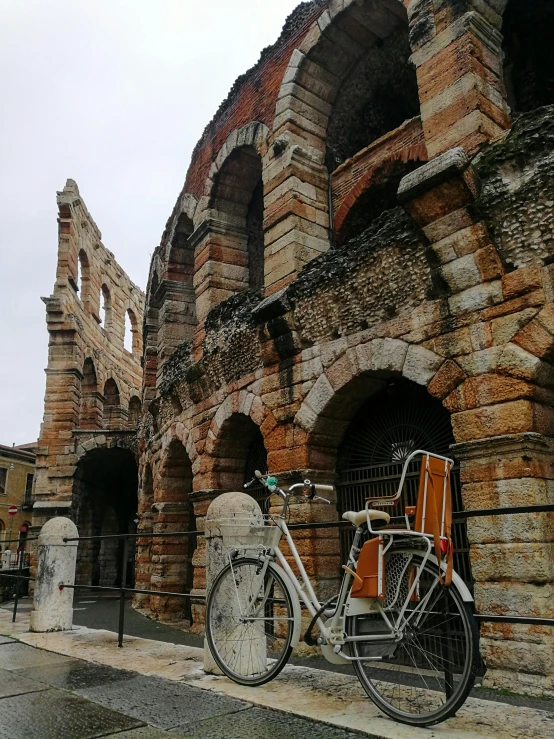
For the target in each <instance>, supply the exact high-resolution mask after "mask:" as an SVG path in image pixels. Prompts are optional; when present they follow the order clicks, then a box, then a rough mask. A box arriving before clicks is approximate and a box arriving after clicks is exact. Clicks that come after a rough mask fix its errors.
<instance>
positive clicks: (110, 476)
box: [72, 448, 138, 586]
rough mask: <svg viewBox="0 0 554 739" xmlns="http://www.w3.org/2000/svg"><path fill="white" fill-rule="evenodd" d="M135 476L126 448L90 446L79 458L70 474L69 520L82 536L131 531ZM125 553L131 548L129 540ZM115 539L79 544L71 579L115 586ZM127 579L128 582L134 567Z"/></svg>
mask: <svg viewBox="0 0 554 739" xmlns="http://www.w3.org/2000/svg"><path fill="white" fill-rule="evenodd" d="M137 487H138V474H137V465H136V461H135V458H134V456H133V454H132V452H130V451H129V450H128V449H120V448H112V449H94V450H92V451H90V452H87V454H86V455H85V456H84V457H83V458H82V459H81V460H80V461H79V463H78V465H77V468H76V471H75V475H74V478H73V499H72V513H73V519H74V521H75V524H76V525H77V528H78V529H79V534H80V536H82V537H86V536H100V535H102V534H104V535H105V534H127V533H129V534H133V533H135V530H136V529H135V526H136V524H135V519H136V513H137ZM129 551H130V553H131V554H130V557H131V556H132V553H133V551H134V547H133V544H132V542H130V547H129ZM122 552H123V541H122V540H121V539H119V540H118V539H107V540H102V539H92V540H88V541H85V540H84V541H82V542H81V544H80V545H79V559H78V561H77V582H81V583H84V584H87V585H102V584H104V585H109V586H117V585H119V584H120V575H121V573H120V570H121V565H120V562H121V556H122ZM130 570H131V571H129V569H128V571H127V574H128V576H129V577H128V579H127V583H128V584H131V585H132V583H134V568H133V567H131V568H130Z"/></svg>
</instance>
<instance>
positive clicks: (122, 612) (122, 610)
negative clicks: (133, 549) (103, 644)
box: [117, 537, 129, 647]
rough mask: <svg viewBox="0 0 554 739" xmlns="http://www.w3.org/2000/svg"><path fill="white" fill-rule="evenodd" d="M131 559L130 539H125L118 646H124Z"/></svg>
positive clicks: (122, 557) (122, 558) (122, 560)
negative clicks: (128, 561)
mask: <svg viewBox="0 0 554 739" xmlns="http://www.w3.org/2000/svg"><path fill="white" fill-rule="evenodd" d="M128 558H129V539H128V538H127V537H125V538H124V539H123V552H122V555H121V581H120V582H121V585H120V588H119V628H118V636H117V646H118V647H122V646H123V629H124V627H125V587H126V585H127V560H128Z"/></svg>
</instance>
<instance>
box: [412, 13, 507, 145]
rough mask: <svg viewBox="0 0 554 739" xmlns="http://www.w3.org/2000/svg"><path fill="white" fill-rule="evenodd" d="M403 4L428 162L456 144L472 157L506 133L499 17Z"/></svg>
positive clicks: (491, 14) (489, 14)
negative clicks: (408, 21) (481, 146)
mask: <svg viewBox="0 0 554 739" xmlns="http://www.w3.org/2000/svg"><path fill="white" fill-rule="evenodd" d="M405 4H406V6H407V10H408V17H409V19H410V44H411V47H412V51H413V54H412V57H411V60H412V62H413V64H414V65H415V67H416V71H417V81H418V88H419V99H420V102H421V121H422V124H423V130H424V133H425V142H426V144H427V150H428V152H429V157H430V158H431V157H435V156H437V155H439V154H442V153H444V152H445V151H447V150H448V149H450V148H451V147H452V146H453V145H454V144H456V143H459V144H461V145H463V147H464V148H465V149H466V151H468V152H469V153H470V154H473V153H475V152H476V151H477V149H478V148H479V146H480V144H482V143H483V142H486V141H490V140H491V139H493V138H496V137H497V136H499V135H501V134H502V133H503V131H505V130H506V129H508V128H509V127H510V119H509V115H508V106H507V104H506V91H505V88H504V80H503V69H502V60H503V54H502V36H501V34H500V32H499V28H500V24H501V17H500V15H499V14H498V13H497V12H495V11H493V10H491V9H490V8H488V7H487V8H486V9H485V8H484V3H483V2H479V3H478V2H472V1H471V0H470V2H469V3H468V2H463V3H462V2H456V3H453V2H452V3H451V2H448V3H441V4H440V5H441V6H442V7H441V8H440V9H439V8H437V9H436V10H432V9H431V7H430V6H431V3H427V2H422V0H405ZM434 4H435V5H437V3H434ZM468 5H469V8H470V10H469V12H464V11H467V10H468ZM472 5H475V9H471V6H472Z"/></svg>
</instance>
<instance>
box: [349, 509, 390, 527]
mask: <svg viewBox="0 0 554 739" xmlns="http://www.w3.org/2000/svg"><path fill="white" fill-rule="evenodd" d="M366 513H367V511H366V510H365V508H364V510H363V511H359V512H358V513H356V512H355V511H346V512H345V513H343V514H342V517H343V519H344V520H345V521H350V523H352V524H354V526H361V525H362V524H363V523H365V522H366V521H367V516H366ZM369 520H370V521H384V522H385V523H389V521H390V516H389V514H388V513H385V511H376V510H375V509H374V508H370V509H369Z"/></svg>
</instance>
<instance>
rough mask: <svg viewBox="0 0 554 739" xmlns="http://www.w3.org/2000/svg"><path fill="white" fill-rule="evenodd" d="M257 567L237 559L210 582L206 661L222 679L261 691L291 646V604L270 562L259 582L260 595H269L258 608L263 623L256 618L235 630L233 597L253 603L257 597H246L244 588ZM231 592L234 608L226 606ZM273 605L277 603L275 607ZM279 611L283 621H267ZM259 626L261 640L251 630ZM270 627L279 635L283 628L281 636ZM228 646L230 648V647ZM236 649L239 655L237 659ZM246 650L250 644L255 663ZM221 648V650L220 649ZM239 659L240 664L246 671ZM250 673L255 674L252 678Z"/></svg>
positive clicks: (257, 563)
mask: <svg viewBox="0 0 554 739" xmlns="http://www.w3.org/2000/svg"><path fill="white" fill-rule="evenodd" d="M260 567H261V562H260V560H258V559H254V558H250V557H242V558H240V559H237V560H235V561H233V562H232V563H229V564H228V565H226V566H225V567H224V568H223V569H222V570H221V572H220V573H219V574H218V576H217V577H216V579H215V581H214V584H213V586H212V588H211V590H210V593H209V595H208V600H207V604H206V638H207V640H208V644H209V647H210V651H211V653H212V656H213V658H214V660H215V662H216V664H217V666H218V667H219V668H220V670H221V671H222V672H223V674H224V675H226V676H227V677H228V678H230V679H231V680H233V681H234V682H236V683H239V684H240V685H263V684H264V683H266V682H269V681H270V680H272V679H273V678H274V677H276V676H277V675H278V674H279V673H280V672H281V670H282V669H283V667H284V666H285V665H286V663H287V661H288V659H289V657H290V654H291V652H292V644H291V643H292V638H293V633H294V609H293V603H292V598H291V595H290V592H289V589H288V586H287V583H286V581H285V579H284V578H283V577H282V575H281V573H280V571H279V568H278V567H277V566H276V565H275V564H273V563H272V562H270V563H269V566H268V569H267V572H266V575H265V579H264V593H265V592H271V597H269V596H268V597H266V598H265V604H264V617H265V616H266V614H267V617H265V618H263V619H262V618H257V619H256V620H255V621H250V623H249V624H245V623H242V624H240V626H239V625H238V624H239V623H240V618H241V617H239V618H238V617H237V612H238V611H239V610H240V605H241V604H240V601H239V596H240V598H243V600H244V598H245V597H246V598H254V597H256V598H258V597H259V593H257V594H255V595H253V594H252V592H250V593H249V592H248V588H249V584H250V585H251V586H252V576H253V574H254V573H255V571H256V570H258V568H260ZM244 568H248V571H244ZM241 570H242V571H243V572H242V573H241ZM253 587H255V586H253ZM253 587H252V588H251V589H253ZM239 589H240V593H239ZM235 592H236V602H237V603H238V606H235V607H234V608H233V607H232V605H230V604H232V603H233V602H234V601H233V593H235ZM276 601H279V602H278V603H276ZM250 602H252V600H250ZM276 609H277V611H276ZM283 609H285V612H286V615H285V616H284V617H283V616H282V615H279V616H277V617H275V616H274V615H273V614H275V613H276V612H277V613H279V614H281V613H282V611H283ZM269 611H271V614H270V613H269ZM262 620H263V622H264V636H263V637H262V635H261V630H260V628H259V627H258V628H256V624H259V622H260V621H262ZM276 623H277V631H283V625H284V634H280V633H279V634H277V635H276V633H275V632H276ZM237 630H238V631H237ZM249 636H250V641H249ZM264 638H265V640H266V644H265V658H264V656H263V655H262V654H261V651H262V650H263V639H264ZM233 644H235V647H232V646H231V645H233ZM239 644H240V649H241V652H240V654H238V653H237V649H238V648H239ZM252 644H254V655H255V654H256V652H255V650H256V649H260V652H259V653H258V656H259V657H260V659H257V658H255V656H254V657H252V652H253V649H252ZM224 645H227V647H226V648H224ZM243 649H244V653H243V651H242V650H243ZM276 649H279V652H276ZM222 651H223V652H224V653H223V654H222ZM243 654H244V655H246V654H248V658H246V656H244V657H243ZM244 659H246V665H245V664H244V661H243V660H244ZM229 662H232V664H229ZM264 663H265V664H264ZM249 666H251V668H252V669H251V671H249ZM237 667H240V671H237ZM254 668H257V669H258V671H257V672H256V671H255V669H254Z"/></svg>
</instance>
